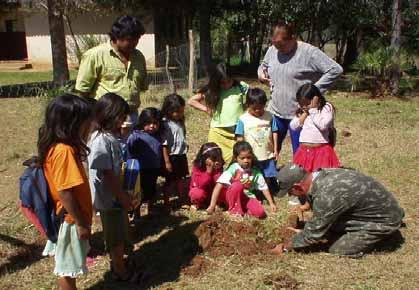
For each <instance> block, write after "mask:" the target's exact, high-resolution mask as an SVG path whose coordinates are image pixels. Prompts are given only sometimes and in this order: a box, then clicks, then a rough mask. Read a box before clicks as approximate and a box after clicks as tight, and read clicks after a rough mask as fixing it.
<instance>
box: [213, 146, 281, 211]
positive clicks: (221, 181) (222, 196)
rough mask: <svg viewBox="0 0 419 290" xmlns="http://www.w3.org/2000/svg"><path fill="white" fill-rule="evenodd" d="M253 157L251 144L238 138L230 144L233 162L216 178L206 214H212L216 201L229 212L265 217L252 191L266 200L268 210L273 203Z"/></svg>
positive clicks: (261, 206) (272, 209) (272, 207)
mask: <svg viewBox="0 0 419 290" xmlns="http://www.w3.org/2000/svg"><path fill="white" fill-rule="evenodd" d="M256 162H257V159H256V157H255V155H254V154H253V150H252V146H250V144H249V143H247V142H246V141H239V142H237V143H236V144H235V145H234V147H233V161H232V164H231V165H230V166H229V167H228V169H227V170H226V171H224V172H223V174H221V176H220V178H218V180H217V184H216V185H215V188H214V192H213V194H212V197H211V203H210V205H209V207H208V208H207V212H208V213H213V212H214V211H215V207H216V205H217V203H221V204H222V203H224V204H227V206H228V211H229V213H230V214H237V215H240V216H243V215H245V214H248V215H251V216H254V217H257V218H264V217H265V216H266V213H265V210H264V208H263V205H262V203H261V202H260V201H259V200H257V199H256V194H255V191H256V190H260V191H262V193H263V195H264V196H265V198H266V199H267V200H268V203H269V206H270V208H271V211H272V212H275V211H276V206H275V203H274V201H273V199H272V196H271V193H270V192H269V189H268V185H267V184H266V182H265V179H264V178H263V174H262V172H261V171H260V169H259V168H257V167H256V164H257V163H256Z"/></svg>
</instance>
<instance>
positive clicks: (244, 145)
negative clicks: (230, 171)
mask: <svg viewBox="0 0 419 290" xmlns="http://www.w3.org/2000/svg"><path fill="white" fill-rule="evenodd" d="M243 151H249V152H250V154H252V167H255V166H257V165H258V163H257V161H258V160H257V158H256V156H255V153H253V148H252V146H251V145H250V144H249V143H248V142H246V141H239V142H236V144H234V146H233V159H232V160H231V163H230V165H231V164H233V163H234V162H237V156H239V154H240V152H243Z"/></svg>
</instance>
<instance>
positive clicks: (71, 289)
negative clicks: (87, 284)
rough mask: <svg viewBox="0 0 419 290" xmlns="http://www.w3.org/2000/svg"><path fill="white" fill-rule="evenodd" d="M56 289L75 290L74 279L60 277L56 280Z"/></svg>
mask: <svg viewBox="0 0 419 290" xmlns="http://www.w3.org/2000/svg"><path fill="white" fill-rule="evenodd" d="M58 287H59V288H60V289H61V290H76V289H77V287H76V279H75V278H71V277H61V278H59V279H58Z"/></svg>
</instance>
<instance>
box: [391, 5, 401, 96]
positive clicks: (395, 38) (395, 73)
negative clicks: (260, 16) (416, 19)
mask: <svg viewBox="0 0 419 290" xmlns="http://www.w3.org/2000/svg"><path fill="white" fill-rule="evenodd" d="M401 5H402V1H401V0H393V8H392V10H393V11H392V25H391V26H392V33H391V48H392V49H393V51H394V53H393V64H394V65H393V67H392V69H391V82H390V88H391V94H392V95H398V94H399V87H400V77H401V73H400V37H401V27H402V7H401Z"/></svg>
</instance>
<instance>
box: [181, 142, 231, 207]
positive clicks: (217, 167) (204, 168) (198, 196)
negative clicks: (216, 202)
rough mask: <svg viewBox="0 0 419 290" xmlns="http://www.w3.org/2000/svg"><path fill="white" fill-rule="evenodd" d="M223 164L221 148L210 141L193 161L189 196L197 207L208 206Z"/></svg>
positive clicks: (202, 147)
mask: <svg viewBox="0 0 419 290" xmlns="http://www.w3.org/2000/svg"><path fill="white" fill-rule="evenodd" d="M223 164H224V160H223V156H222V152H221V148H220V147H218V146H217V144H215V143H213V142H209V143H205V144H203V145H202V146H201V148H200V149H199V152H198V154H197V156H196V159H195V160H194V162H193V168H192V175H191V182H190V189H189V197H190V199H191V202H192V204H193V205H195V206H196V208H198V209H200V208H205V207H207V206H208V204H209V202H210V199H211V194H212V191H213V190H214V186H215V184H216V182H217V179H218V178H219V177H220V175H221V173H222V171H223Z"/></svg>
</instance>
